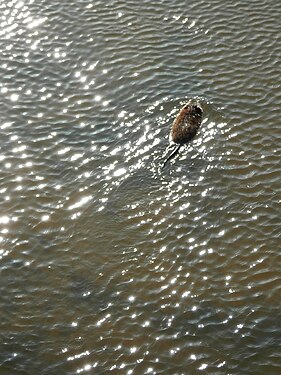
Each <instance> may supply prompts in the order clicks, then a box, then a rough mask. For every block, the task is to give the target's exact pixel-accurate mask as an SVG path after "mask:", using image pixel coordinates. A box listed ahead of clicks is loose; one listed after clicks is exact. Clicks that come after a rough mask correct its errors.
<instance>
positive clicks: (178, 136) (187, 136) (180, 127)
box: [162, 100, 203, 168]
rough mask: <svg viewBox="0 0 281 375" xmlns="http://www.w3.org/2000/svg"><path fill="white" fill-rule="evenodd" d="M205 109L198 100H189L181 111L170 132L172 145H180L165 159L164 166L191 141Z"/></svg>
mask: <svg viewBox="0 0 281 375" xmlns="http://www.w3.org/2000/svg"><path fill="white" fill-rule="evenodd" d="M202 114H203V109H202V107H201V105H200V104H199V103H198V102H197V101H192V100H191V101H189V102H188V103H186V104H185V105H184V106H183V107H182V109H181V110H180V111H179V113H178V115H177V117H176V118H175V120H174V122H173V124H172V129H171V133H170V139H171V141H172V145H173V144H174V145H178V146H177V147H176V149H174V150H173V152H172V153H171V154H170V155H169V156H168V158H167V159H166V160H165V161H164V163H163V166H162V168H164V167H165V165H166V164H167V162H168V161H169V160H171V159H172V158H173V157H175V156H176V155H177V154H178V152H179V149H180V147H181V146H182V145H184V144H186V143H188V142H189V141H191V140H192V139H193V138H194V137H195V135H196V133H197V131H198V129H199V127H200V125H201V122H202Z"/></svg>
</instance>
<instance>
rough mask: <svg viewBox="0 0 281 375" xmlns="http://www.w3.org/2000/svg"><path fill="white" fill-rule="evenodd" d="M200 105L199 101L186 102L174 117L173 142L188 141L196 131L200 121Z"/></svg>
mask: <svg viewBox="0 0 281 375" xmlns="http://www.w3.org/2000/svg"><path fill="white" fill-rule="evenodd" d="M202 113H203V110H202V107H201V106H200V104H199V103H197V102H196V103H195V104H192V102H188V103H187V104H186V105H185V106H184V107H182V109H181V110H180V112H179V114H178V115H177V117H176V118H175V120H174V122H173V125H172V130H171V135H170V137H171V140H172V141H173V142H175V143H179V144H184V143H187V142H189V141H190V140H191V139H192V138H193V137H194V136H195V135H196V133H197V130H198V129H199V126H200V125H201V121H202Z"/></svg>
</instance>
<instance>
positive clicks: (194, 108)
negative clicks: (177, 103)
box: [183, 99, 203, 117]
mask: <svg viewBox="0 0 281 375" xmlns="http://www.w3.org/2000/svg"><path fill="white" fill-rule="evenodd" d="M183 108H184V109H187V110H188V112H190V114H191V115H192V116H196V117H202V114H203V108H202V107H201V104H200V103H199V102H198V101H197V100H194V99H191V100H189V101H188V102H187V103H186V104H185V106H184V107H183Z"/></svg>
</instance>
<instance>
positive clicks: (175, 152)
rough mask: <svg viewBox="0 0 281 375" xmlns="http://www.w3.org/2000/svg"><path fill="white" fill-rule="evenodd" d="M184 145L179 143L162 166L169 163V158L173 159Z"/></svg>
mask: <svg viewBox="0 0 281 375" xmlns="http://www.w3.org/2000/svg"><path fill="white" fill-rule="evenodd" d="M181 146H182V145H178V146H177V147H176V148H175V149H174V151H173V152H172V153H171V154H170V155H169V156H168V157H167V159H166V160H165V161H164V163H163V165H162V168H164V167H165V165H166V164H167V163H168V161H169V160H171V159H172V158H173V157H175V156H176V155H177V153H178V152H179V149H180V148H181Z"/></svg>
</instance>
